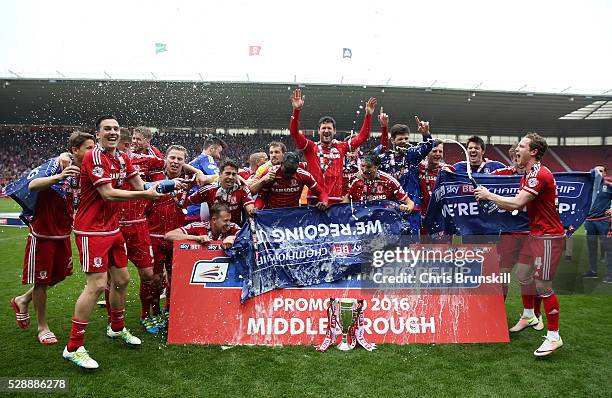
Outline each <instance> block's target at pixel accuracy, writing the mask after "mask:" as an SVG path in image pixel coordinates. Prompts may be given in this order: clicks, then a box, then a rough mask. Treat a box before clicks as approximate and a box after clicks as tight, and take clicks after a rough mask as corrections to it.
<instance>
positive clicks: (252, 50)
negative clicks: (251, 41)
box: [249, 46, 261, 57]
mask: <svg viewBox="0 0 612 398" xmlns="http://www.w3.org/2000/svg"><path fill="white" fill-rule="evenodd" d="M260 51H261V46H249V57H252V56H253V55H259V52H260Z"/></svg>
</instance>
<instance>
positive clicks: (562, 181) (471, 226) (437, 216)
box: [425, 171, 593, 235]
mask: <svg viewBox="0 0 612 398" xmlns="http://www.w3.org/2000/svg"><path fill="white" fill-rule="evenodd" d="M554 176H555V180H556V182H557V193H558V196H559V214H560V215H561V223H562V224H563V226H564V227H565V229H566V230H567V231H568V234H571V233H573V232H574V231H575V230H576V229H578V228H579V227H580V225H582V223H583V222H584V220H585V218H586V216H587V214H588V213H589V209H590V207H591V193H592V191H593V177H592V175H591V174H590V173H554ZM474 178H475V179H476V181H477V182H478V183H479V184H481V185H484V186H485V187H487V188H488V189H489V190H490V191H491V192H493V193H496V194H498V195H501V196H515V195H516V194H517V193H518V189H519V184H520V181H521V176H494V175H490V174H474ZM425 223H426V224H427V227H428V228H429V232H430V234H432V235H433V234H442V233H443V234H448V235H498V234H499V233H500V232H526V231H529V227H528V219H527V209H526V208H523V209H521V210H520V211H519V212H518V214H516V215H512V213H511V212H507V211H505V210H502V209H499V210H498V211H497V212H495V213H493V214H486V213H484V212H483V211H482V209H481V208H480V207H479V205H478V202H476V199H475V198H474V188H473V186H472V185H471V184H470V181H469V180H468V178H467V175H465V174H455V173H448V172H445V171H441V172H440V175H439V177H438V181H437V182H436V187H435V188H434V191H433V193H432V195H431V200H430V202H429V208H428V209H427V217H426V219H425Z"/></svg>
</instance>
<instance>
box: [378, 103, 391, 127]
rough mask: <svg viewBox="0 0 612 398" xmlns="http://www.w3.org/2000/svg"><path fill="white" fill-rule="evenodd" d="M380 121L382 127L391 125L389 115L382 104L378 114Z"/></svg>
mask: <svg viewBox="0 0 612 398" xmlns="http://www.w3.org/2000/svg"><path fill="white" fill-rule="evenodd" d="M378 121H379V122H380V125H381V126H382V127H387V126H389V115H387V114H386V113H385V111H384V109H383V107H382V106H381V107H380V113H379V114H378Z"/></svg>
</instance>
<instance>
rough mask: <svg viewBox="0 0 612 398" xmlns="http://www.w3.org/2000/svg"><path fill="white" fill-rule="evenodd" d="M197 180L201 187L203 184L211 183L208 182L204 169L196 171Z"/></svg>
mask: <svg viewBox="0 0 612 398" xmlns="http://www.w3.org/2000/svg"><path fill="white" fill-rule="evenodd" d="M195 182H196V184H197V185H198V186H199V187H201V186H202V185H206V184H209V183H207V178H206V174H204V172H203V171H202V170H198V171H197V172H196V173H195Z"/></svg>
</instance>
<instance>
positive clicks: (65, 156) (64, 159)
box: [57, 152, 72, 169]
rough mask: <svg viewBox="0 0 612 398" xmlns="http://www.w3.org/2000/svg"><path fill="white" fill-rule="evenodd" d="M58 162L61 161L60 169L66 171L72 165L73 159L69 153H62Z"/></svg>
mask: <svg viewBox="0 0 612 398" xmlns="http://www.w3.org/2000/svg"><path fill="white" fill-rule="evenodd" d="M57 160H58V161H59V164H60V167H61V168H62V169H65V168H66V167H68V166H70V165H71V164H72V157H71V155H70V154H69V153H68V152H62V153H61V154H60V155H59V156H58V157H57Z"/></svg>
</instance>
